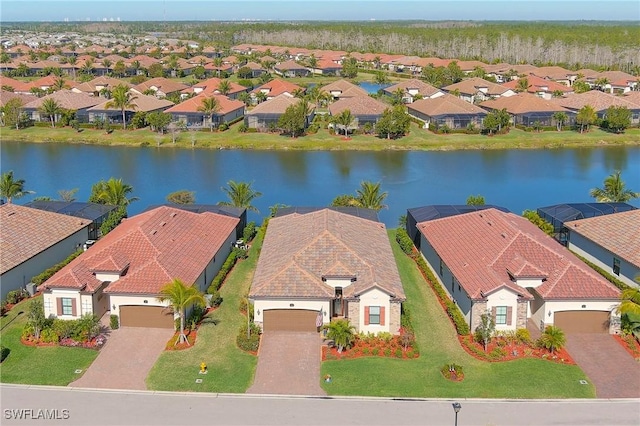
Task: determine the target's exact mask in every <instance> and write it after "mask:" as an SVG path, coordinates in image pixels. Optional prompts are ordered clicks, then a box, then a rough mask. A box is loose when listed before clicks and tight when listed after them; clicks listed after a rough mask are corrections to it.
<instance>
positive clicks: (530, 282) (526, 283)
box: [516, 278, 542, 288]
mask: <svg viewBox="0 0 640 426" xmlns="http://www.w3.org/2000/svg"><path fill="white" fill-rule="evenodd" d="M516 284H517V285H519V286H520V287H522V288H528V287H531V288H536V287H538V286H540V285H541V284H542V279H540V278H520V279H517V280H516Z"/></svg>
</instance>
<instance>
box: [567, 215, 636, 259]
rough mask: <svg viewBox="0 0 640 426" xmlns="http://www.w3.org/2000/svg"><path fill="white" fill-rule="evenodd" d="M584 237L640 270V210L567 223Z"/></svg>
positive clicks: (574, 231) (573, 230)
mask: <svg viewBox="0 0 640 426" xmlns="http://www.w3.org/2000/svg"><path fill="white" fill-rule="evenodd" d="M564 225H565V226H566V227H567V228H569V229H570V230H571V231H570V232H571V233H576V234H579V235H582V236H583V237H585V238H587V239H589V240H591V241H593V242H594V243H596V244H598V245H599V246H600V247H602V248H604V249H605V250H608V251H609V252H611V253H613V254H616V255H618V256H620V257H621V258H623V259H625V260H626V261H628V262H630V263H632V264H633V265H635V266H636V267H638V268H640V209H638V210H630V211H627V212H621V213H612V214H606V215H603V216H596V217H590V218H587V219H580V220H574V221H571V222H565V224H564Z"/></svg>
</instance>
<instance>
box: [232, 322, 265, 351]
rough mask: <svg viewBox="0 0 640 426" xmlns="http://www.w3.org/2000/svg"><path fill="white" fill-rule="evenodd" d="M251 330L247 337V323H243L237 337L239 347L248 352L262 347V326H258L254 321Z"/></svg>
mask: <svg viewBox="0 0 640 426" xmlns="http://www.w3.org/2000/svg"><path fill="white" fill-rule="evenodd" d="M249 326H250V331H251V334H250V335H249V337H247V324H243V325H242V327H240V331H238V337H237V338H236V343H237V344H238V347H239V348H240V349H242V350H243V351H247V352H257V351H258V348H259V347H260V333H261V330H260V327H258V326H257V325H256V324H254V323H250V324H249Z"/></svg>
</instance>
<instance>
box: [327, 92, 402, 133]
mask: <svg viewBox="0 0 640 426" xmlns="http://www.w3.org/2000/svg"><path fill="white" fill-rule="evenodd" d="M389 108H391V107H390V106H389V105H388V104H385V103H384V102H380V101H379V100H377V99H374V98H372V97H371V96H368V95H367V96H355V97H352V98H351V97H349V98H341V99H340V100H338V101H336V102H334V103H332V104H330V105H329V114H331V115H332V116H334V117H335V116H336V115H339V114H340V113H341V112H342V111H344V110H347V109H348V110H349V111H351V115H352V116H353V118H354V122H355V123H354V124H355V125H356V126H358V127H360V126H362V125H364V124H366V123H371V124H376V123H377V122H378V120H379V119H380V117H382V113H383V112H384V111H385V110H387V109H389Z"/></svg>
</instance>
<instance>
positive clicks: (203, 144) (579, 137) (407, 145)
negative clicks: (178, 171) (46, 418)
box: [2, 123, 640, 151]
mask: <svg viewBox="0 0 640 426" xmlns="http://www.w3.org/2000/svg"><path fill="white" fill-rule="evenodd" d="M239 128H240V125H239V124H235V125H233V126H232V127H231V128H230V129H229V130H227V131H225V132H210V131H208V130H204V131H199V132H195V133H191V132H190V133H188V134H187V133H180V134H178V136H177V140H176V143H175V144H174V143H173V142H172V136H171V135H170V134H165V135H162V136H161V135H158V134H157V133H154V132H151V131H150V130H149V129H148V128H147V129H138V130H122V128H121V127H115V128H114V130H113V133H111V134H109V135H107V134H105V132H104V131H103V130H94V129H84V130H83V131H82V132H81V133H78V132H76V131H75V130H73V129H72V128H70V127H66V128H56V129H52V128H51V127H29V128H26V129H22V130H15V129H13V128H8V127H3V128H2V139H3V140H7V141H28V142H64V143H84V144H92V145H128V146H149V147H150V148H155V147H157V146H159V147H160V148H175V147H182V148H192V137H194V138H195V139H194V140H195V144H194V145H193V147H194V148H214V149H219V148H224V149H255V150H274V149H282V150H327V151H328V150H375V151H381V150H455V149H513V148H521V149H530V148H558V147H563V146H566V147H580V146H602V145H616V144H619V145H637V144H640V129H638V128H633V129H627V131H626V132H625V133H624V134H620V135H617V134H612V133H608V132H605V131H602V130H600V129H598V128H594V129H592V130H591V131H590V132H589V133H584V134H580V133H577V132H574V131H562V132H555V131H548V132H541V133H534V132H525V131H522V130H518V129H512V130H511V131H510V132H509V133H508V134H506V135H497V136H493V137H488V136H484V135H466V134H449V135H436V134H433V133H431V132H429V131H428V130H425V129H422V128H419V127H418V126H417V125H416V124H415V123H412V125H411V131H410V133H409V134H408V135H407V136H405V137H403V138H400V139H398V140H387V139H384V138H378V137H377V136H373V135H355V136H353V137H352V138H351V139H349V140H343V139H342V137H341V136H337V135H331V134H329V131H328V130H327V129H320V130H319V131H318V132H317V133H316V134H310V135H307V136H303V137H299V138H291V137H288V136H280V135H279V134H271V133H240V131H239ZM158 143H160V145H158Z"/></svg>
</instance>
